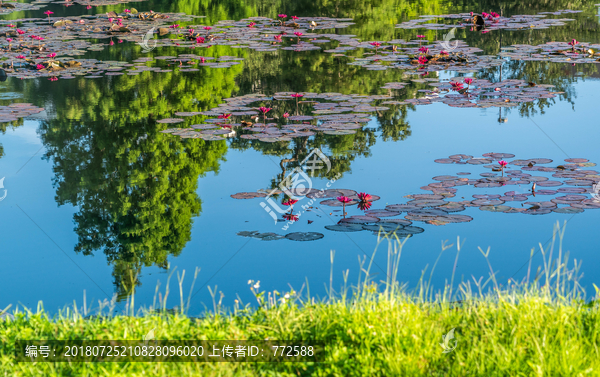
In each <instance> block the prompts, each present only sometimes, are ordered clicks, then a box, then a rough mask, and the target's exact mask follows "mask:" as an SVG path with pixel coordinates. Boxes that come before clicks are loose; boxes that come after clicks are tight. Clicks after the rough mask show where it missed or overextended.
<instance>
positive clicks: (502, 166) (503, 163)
mask: <svg viewBox="0 0 600 377" xmlns="http://www.w3.org/2000/svg"><path fill="white" fill-rule="evenodd" d="M498 164H500V168H501V169H502V176H503V177H504V168H505V167H506V165H508V162H506V161H504V160H500V161H498Z"/></svg>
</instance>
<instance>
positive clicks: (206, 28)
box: [202, 26, 212, 31]
mask: <svg viewBox="0 0 600 377" xmlns="http://www.w3.org/2000/svg"><path fill="white" fill-rule="evenodd" d="M202 29H204V30H206V31H209V30H211V29H212V28H211V27H210V26H205V27H203V28H202Z"/></svg>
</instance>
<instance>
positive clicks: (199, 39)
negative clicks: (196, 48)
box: [196, 37, 204, 43]
mask: <svg viewBox="0 0 600 377" xmlns="http://www.w3.org/2000/svg"><path fill="white" fill-rule="evenodd" d="M196 43H204V38H202V37H198V38H196Z"/></svg>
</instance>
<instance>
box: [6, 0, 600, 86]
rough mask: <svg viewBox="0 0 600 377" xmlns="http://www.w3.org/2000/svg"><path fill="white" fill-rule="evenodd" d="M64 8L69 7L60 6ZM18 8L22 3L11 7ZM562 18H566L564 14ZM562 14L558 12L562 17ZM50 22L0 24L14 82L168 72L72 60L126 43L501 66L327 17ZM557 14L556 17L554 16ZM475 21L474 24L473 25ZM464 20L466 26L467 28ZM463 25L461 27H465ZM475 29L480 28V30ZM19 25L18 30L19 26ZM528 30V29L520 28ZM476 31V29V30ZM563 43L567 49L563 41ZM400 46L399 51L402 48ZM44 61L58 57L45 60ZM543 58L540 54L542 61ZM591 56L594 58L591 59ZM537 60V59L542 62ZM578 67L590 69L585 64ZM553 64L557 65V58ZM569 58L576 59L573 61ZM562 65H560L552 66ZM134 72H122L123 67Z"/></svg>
mask: <svg viewBox="0 0 600 377" xmlns="http://www.w3.org/2000/svg"><path fill="white" fill-rule="evenodd" d="M77 2H78V3H80V4H83V5H86V6H87V7H88V8H90V7H92V6H93V5H107V4H109V3H112V1H106V0H101V1H91V0H78V1H77ZM64 3H65V4H71V2H70V1H65V2H64ZM16 4H21V3H16ZM564 12H566V11H564ZM564 12H563V11H559V13H564ZM45 13H46V14H47V16H48V17H47V18H40V19H19V20H12V21H10V22H11V23H8V22H0V36H4V37H5V40H6V43H3V44H2V45H1V46H0V50H1V51H2V52H3V55H4V56H6V57H7V58H8V62H7V61H5V62H4V64H3V68H4V69H5V70H6V71H7V74H8V75H9V76H16V77H19V78H36V77H60V78H67V79H68V78H73V77H74V76H84V77H88V78H97V77H100V76H102V75H103V74H104V75H108V76H111V75H121V74H128V75H137V74H139V73H140V72H144V71H153V72H172V71H173V69H165V68H164V67H149V66H147V63H149V62H151V61H153V60H154V59H150V58H147V59H142V60H139V59H138V60H136V61H134V62H132V63H129V62H101V61H98V60H94V59H86V60H77V61H75V60H73V56H78V55H83V54H84V53H85V52H86V50H87V51H99V50H102V49H104V48H106V46H112V45H114V44H115V43H116V44H118V43H122V42H126V41H131V42H141V41H142V40H145V41H146V43H151V44H152V47H155V46H156V47H161V46H169V47H181V48H191V49H196V48H210V47H212V46H218V45H221V46H229V47H232V48H248V49H252V50H256V51H265V52H266V51H277V50H290V51H309V50H319V51H320V50H322V47H321V45H323V44H326V43H331V42H337V47H335V48H329V49H324V50H323V51H324V52H326V53H332V54H333V56H335V57H347V58H348V59H349V61H348V64H351V65H358V66H362V67H365V68H366V69H368V70H386V69H390V68H395V69H403V70H408V71H409V72H410V73H412V74H417V73H419V74H423V73H426V72H433V71H439V70H452V71H457V72H475V71H478V70H480V69H483V68H489V67H492V66H495V65H499V64H500V63H501V62H500V60H499V59H496V57H493V56H482V55H476V53H478V52H481V50H480V49H478V48H474V47H469V46H467V45H466V44H465V43H464V42H462V41H455V42H453V46H452V49H451V51H445V50H444V49H443V48H442V47H441V46H444V43H443V41H436V42H433V43H431V44H426V43H427V42H428V41H426V40H425V39H424V38H425V36H423V35H418V39H416V40H410V41H404V40H392V41H389V42H378V41H371V42H369V41H361V40H359V39H358V38H356V36H354V35H351V34H336V33H326V32H323V31H328V30H337V29H340V28H346V27H348V26H350V25H353V22H352V19H347V18H328V17H296V16H288V15H286V14H280V15H278V17H277V18H276V19H271V18H266V17H251V18H245V19H241V20H239V21H231V20H225V21H219V22H217V23H216V24H214V25H202V24H198V25H194V24H188V25H187V26H186V27H185V28H182V27H180V25H179V24H178V22H185V23H191V22H193V21H194V20H195V19H197V18H203V17H204V16H192V15H186V14H183V13H157V12H153V11H149V12H139V11H137V10H136V9H135V8H131V9H125V10H124V11H123V12H121V13H119V14H117V13H115V12H109V13H107V14H106V15H94V16H87V15H84V16H74V17H63V18H61V17H56V16H53V12H50V11H47V12H45ZM555 13H556V12H555ZM545 16H546V15H542V14H540V15H536V16H512V17H510V18H506V17H502V16H500V15H497V14H495V13H491V14H487V13H483V14H482V15H481V16H479V15H473V14H470V15H469V14H467V13H461V14H457V15H441V16H424V17H422V18H421V19H419V20H413V21H408V23H405V24H401V25H400V26H399V27H406V28H416V27H423V26H426V27H427V28H433V29H440V28H442V29H443V28H448V27H453V25H446V24H430V23H425V24H423V22H427V21H430V20H432V19H434V18H442V19H460V20H461V23H460V24H459V26H461V27H462V26H465V25H467V24H468V23H469V22H471V23H473V22H475V24H476V25H479V24H478V22H479V21H473V20H475V19H477V20H480V19H481V20H483V21H481V22H483V24H482V25H483V26H485V28H486V31H489V30H493V29H498V28H508V29H520V28H524V27H527V28H531V27H535V28H543V27H549V26H556V25H560V24H562V23H563V22H564V21H567V19H544V17H545ZM477 17H478V18H477ZM465 18H466V21H465ZM463 21H465V22H467V21H468V22H467V23H466V24H463V23H462V22H463ZM481 22H479V23H481ZM17 25H19V26H18V27H17ZM525 25H526V26H525ZM479 26H481V25H479ZM148 33H150V34H149V35H151V34H152V33H155V34H158V35H160V36H164V35H167V36H168V38H159V39H152V41H151V42H150V40H148V39H147V38H145V39H144V36H146V35H147V34H148ZM91 39H93V40H108V43H96V44H92V43H91V42H89V40H91ZM565 43H566V42H565ZM399 46H402V48H401V47H399ZM356 49H374V50H375V53H374V54H373V53H370V52H367V53H364V54H363V55H362V56H360V57H355V56H351V55H347V54H346V53H347V52H349V51H352V50H356ZM49 54H55V56H54V57H53V58H49V57H48V55H49ZM542 55H543V54H542ZM592 55H593V54H592ZM540 58H541V57H540ZM579 58H580V59H577V61H578V62H579V61H581V62H588V61H589V57H587V58H585V59H581V56H579ZM155 59H156V60H167V61H168V62H169V63H171V64H170V65H173V66H175V67H176V68H178V69H179V71H181V72H193V71H197V70H199V68H197V67H199V66H204V67H209V68H227V67H230V66H232V65H235V64H239V62H238V61H239V60H242V59H240V58H235V57H229V56H225V57H219V58H218V59H217V60H216V61H214V62H213V61H211V60H212V59H214V58H209V57H203V56H201V54H200V55H198V54H181V55H179V56H160V57H157V58H155ZM553 59H557V58H556V57H554V58H553ZM571 59H573V58H571ZM557 61H562V60H557ZM128 67H133V68H132V69H130V70H128V71H125V72H121V71H122V70H125V68H128Z"/></svg>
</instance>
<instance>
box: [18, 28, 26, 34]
mask: <svg viewBox="0 0 600 377" xmlns="http://www.w3.org/2000/svg"><path fill="white" fill-rule="evenodd" d="M17 33H18V34H19V35H23V34H25V32H24V31H23V30H21V29H17Z"/></svg>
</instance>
